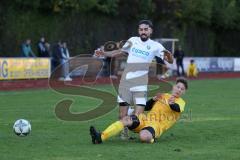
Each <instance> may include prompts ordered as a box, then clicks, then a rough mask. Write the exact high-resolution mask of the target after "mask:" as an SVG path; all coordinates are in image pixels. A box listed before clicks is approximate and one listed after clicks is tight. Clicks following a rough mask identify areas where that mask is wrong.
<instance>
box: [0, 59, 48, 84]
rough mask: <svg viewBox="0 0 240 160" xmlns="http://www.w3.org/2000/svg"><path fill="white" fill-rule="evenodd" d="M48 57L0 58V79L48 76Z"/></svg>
mask: <svg viewBox="0 0 240 160" xmlns="http://www.w3.org/2000/svg"><path fill="white" fill-rule="evenodd" d="M50 74H51V62H50V59H49V58H0V80H10V79H35V78H49V77H50Z"/></svg>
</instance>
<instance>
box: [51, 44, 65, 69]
mask: <svg viewBox="0 0 240 160" xmlns="http://www.w3.org/2000/svg"><path fill="white" fill-rule="evenodd" d="M62 51H63V49H62V42H61V41H58V42H57V43H55V44H54V45H53V47H52V54H51V61H52V62H51V63H52V71H54V70H55V69H56V67H57V66H58V65H60V59H62V58H63V57H62V55H63V53H62Z"/></svg>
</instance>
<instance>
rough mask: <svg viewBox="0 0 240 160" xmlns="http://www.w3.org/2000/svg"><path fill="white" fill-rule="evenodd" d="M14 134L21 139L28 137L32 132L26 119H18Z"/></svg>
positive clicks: (14, 126)
mask: <svg viewBox="0 0 240 160" xmlns="http://www.w3.org/2000/svg"><path fill="white" fill-rule="evenodd" d="M13 132H14V133H15V134H16V135H18V136H21V137H24V136H27V135H28V134H29V133H30V132H31V124H30V123H29V121H27V120H25V119H18V120H17V121H16V122H15V123H14V125H13Z"/></svg>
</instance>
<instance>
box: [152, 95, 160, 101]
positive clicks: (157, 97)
mask: <svg viewBox="0 0 240 160" xmlns="http://www.w3.org/2000/svg"><path fill="white" fill-rule="evenodd" d="M161 98H162V93H157V94H156V96H154V97H153V98H152V99H153V100H154V101H158V100H159V99H161Z"/></svg>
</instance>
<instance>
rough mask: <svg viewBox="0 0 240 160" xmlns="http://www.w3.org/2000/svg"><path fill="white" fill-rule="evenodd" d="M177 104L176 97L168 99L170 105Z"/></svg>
mask: <svg viewBox="0 0 240 160" xmlns="http://www.w3.org/2000/svg"><path fill="white" fill-rule="evenodd" d="M174 103H175V97H174V96H171V97H170V98H169V99H168V104H174Z"/></svg>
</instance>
